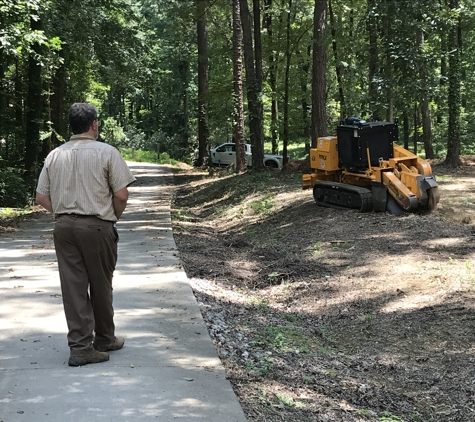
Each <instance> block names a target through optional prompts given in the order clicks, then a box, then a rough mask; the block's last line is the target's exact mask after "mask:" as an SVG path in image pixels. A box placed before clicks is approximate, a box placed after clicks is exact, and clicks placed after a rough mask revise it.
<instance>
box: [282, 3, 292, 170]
mask: <svg viewBox="0 0 475 422" xmlns="http://www.w3.org/2000/svg"><path fill="white" fill-rule="evenodd" d="M291 14H292V0H289V6H288V12H287V27H286V46H285V78H284V131H283V136H282V140H283V144H284V145H283V152H282V155H283V157H284V163H286V162H287V146H288V144H289V89H290V88H289V85H290V59H291V57H292V52H291V51H290V25H291V21H292V16H291Z"/></svg>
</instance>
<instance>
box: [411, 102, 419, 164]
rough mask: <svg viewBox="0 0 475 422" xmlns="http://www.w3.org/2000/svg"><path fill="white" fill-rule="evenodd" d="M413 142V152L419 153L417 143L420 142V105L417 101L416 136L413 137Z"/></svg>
mask: <svg viewBox="0 0 475 422" xmlns="http://www.w3.org/2000/svg"><path fill="white" fill-rule="evenodd" d="M412 143H413V150H412V152H414V154H416V155H417V147H418V145H417V144H418V143H419V105H418V104H417V101H416V102H415V104H414V136H413V138H412Z"/></svg>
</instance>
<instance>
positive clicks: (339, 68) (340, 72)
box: [328, 0, 347, 120]
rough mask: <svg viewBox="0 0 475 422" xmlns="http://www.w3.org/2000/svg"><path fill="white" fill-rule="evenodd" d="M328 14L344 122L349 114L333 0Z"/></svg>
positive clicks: (329, 5)
mask: <svg viewBox="0 0 475 422" xmlns="http://www.w3.org/2000/svg"><path fill="white" fill-rule="evenodd" d="M328 12H329V14H330V27H331V34H332V48H333V57H334V58H335V68H336V80H337V84H338V99H339V101H340V120H343V118H344V116H345V115H346V113H347V110H346V105H345V94H344V92H343V65H342V64H341V63H340V61H339V60H338V48H337V43H336V36H337V34H336V29H335V28H336V25H335V16H334V14H333V7H332V0H328Z"/></svg>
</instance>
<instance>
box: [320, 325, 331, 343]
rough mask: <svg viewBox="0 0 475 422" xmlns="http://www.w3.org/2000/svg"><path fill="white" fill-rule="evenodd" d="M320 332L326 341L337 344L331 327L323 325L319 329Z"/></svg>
mask: <svg viewBox="0 0 475 422" xmlns="http://www.w3.org/2000/svg"><path fill="white" fill-rule="evenodd" d="M319 330H320V334H321V335H322V337H323V338H324V339H325V340H326V341H329V342H330V343H334V342H335V335H334V333H333V331H332V330H331V327H330V325H329V324H324V325H322V326H321V327H319Z"/></svg>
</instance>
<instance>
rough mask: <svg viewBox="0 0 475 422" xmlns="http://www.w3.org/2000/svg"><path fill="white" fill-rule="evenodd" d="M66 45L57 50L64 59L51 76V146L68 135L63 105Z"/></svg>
mask: <svg viewBox="0 0 475 422" xmlns="http://www.w3.org/2000/svg"><path fill="white" fill-rule="evenodd" d="M65 48H67V46H63V48H62V49H61V51H60V52H59V54H60V57H61V58H62V59H63V60H64V61H63V63H61V64H60V66H59V68H58V69H57V70H56V73H55V75H54V78H53V96H52V98H51V121H52V122H53V129H54V131H53V134H52V139H51V142H52V147H53V148H56V147H58V146H59V145H60V144H61V143H62V140H65V139H66V137H67V136H68V118H67V116H66V112H65V107H64V97H65V95H66V81H67V77H68V75H67V71H66V57H65V56H66V55H67V54H66V51H65Z"/></svg>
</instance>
